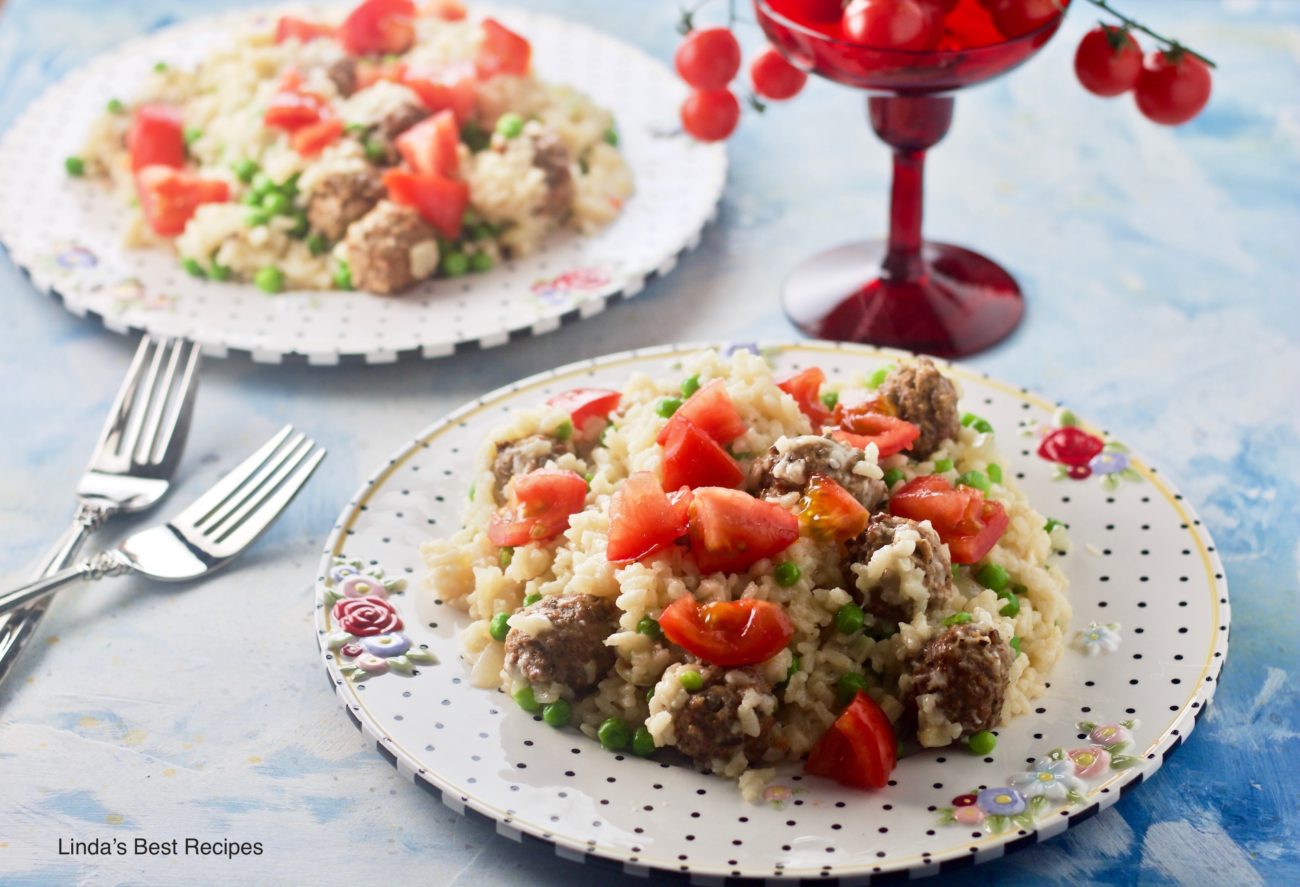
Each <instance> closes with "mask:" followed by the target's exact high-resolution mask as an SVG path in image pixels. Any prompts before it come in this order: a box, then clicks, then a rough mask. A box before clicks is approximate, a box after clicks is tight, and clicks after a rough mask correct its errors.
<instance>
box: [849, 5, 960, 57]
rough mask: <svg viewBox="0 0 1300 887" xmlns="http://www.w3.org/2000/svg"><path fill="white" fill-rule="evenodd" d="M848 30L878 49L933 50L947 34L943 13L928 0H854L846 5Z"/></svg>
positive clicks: (852, 37)
mask: <svg viewBox="0 0 1300 887" xmlns="http://www.w3.org/2000/svg"><path fill="white" fill-rule="evenodd" d="M844 33H845V35H846V36H847V37H848V38H849V39H850V40H852V41H853V42H854V43H861V44H862V45H863V46H871V47H874V48H877V49H907V50H924V49H933V48H934V46H935V45H936V44H937V43H938V42H939V38H940V37H941V36H942V34H943V15H942V11H941V10H940V9H939V7H937V6H935V5H934V4H933V3H932V2H928V0H852V2H851V3H849V5H848V6H846V7H844Z"/></svg>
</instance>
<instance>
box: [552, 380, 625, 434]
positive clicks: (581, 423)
mask: <svg viewBox="0 0 1300 887" xmlns="http://www.w3.org/2000/svg"><path fill="white" fill-rule="evenodd" d="M622 399H623V395H622V393H621V392H618V391H613V390H611V389H609V388H570V389H569V390H568V391H561V392H560V393H559V394H557V395H555V396H553V397H551V398H550V399H548V400H547V401H546V405H547V406H551V407H555V408H557V409H561V410H564V411H565V412H566V413H568V414H569V419H570V421H572V422H573V427H574V429H575V430H576V431H578V432H579V433H582V432H583V431H584V430H585V429H586V428H587V426H588V425H589V424H591V423H593V422H594V421H595V420H597V419H602V420H605V419H608V418H609V414H610V413H612V412H614V410H616V409H618V403H619V401H620V400H622Z"/></svg>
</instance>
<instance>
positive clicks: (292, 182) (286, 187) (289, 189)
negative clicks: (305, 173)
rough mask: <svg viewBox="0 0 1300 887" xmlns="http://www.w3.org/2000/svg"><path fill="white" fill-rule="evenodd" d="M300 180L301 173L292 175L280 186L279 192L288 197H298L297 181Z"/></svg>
mask: <svg viewBox="0 0 1300 887" xmlns="http://www.w3.org/2000/svg"><path fill="white" fill-rule="evenodd" d="M300 178H302V173H300V172H296V173H294V174H293V175H291V176H289V178H287V179H285V180H284V184H283V185H281V186H280V190H281V191H283V192H284V193H285V194H287V195H288V196H290V197H296V196H297V195H298V180H299V179H300Z"/></svg>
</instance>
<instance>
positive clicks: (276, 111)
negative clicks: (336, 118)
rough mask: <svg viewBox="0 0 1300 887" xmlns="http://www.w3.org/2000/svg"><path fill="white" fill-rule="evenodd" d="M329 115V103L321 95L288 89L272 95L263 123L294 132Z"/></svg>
mask: <svg viewBox="0 0 1300 887" xmlns="http://www.w3.org/2000/svg"><path fill="white" fill-rule="evenodd" d="M329 116H331V115H330V112H329V104H328V103H327V102H326V101H325V100H324V99H322V98H321V97H320V96H318V95H315V94H313V93H310V92H296V91H291V90H288V89H286V90H281V91H280V92H277V93H276V94H275V95H273V96H271V103H270V104H269V105H267V106H266V114H265V115H264V116H263V117H262V123H263V124H264V125H265V126H267V127H268V128H270V129H283V130H285V131H287V132H293V131H294V130H297V129H301V128H302V127H304V126H311V125H312V124H314V123H320V122H321V121H322V120H324V119H326V118H328V117H329Z"/></svg>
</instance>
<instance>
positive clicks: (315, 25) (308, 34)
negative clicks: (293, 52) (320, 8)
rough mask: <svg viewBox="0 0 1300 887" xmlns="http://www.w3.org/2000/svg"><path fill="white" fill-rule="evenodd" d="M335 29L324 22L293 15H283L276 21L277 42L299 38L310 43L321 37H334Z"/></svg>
mask: <svg viewBox="0 0 1300 887" xmlns="http://www.w3.org/2000/svg"><path fill="white" fill-rule="evenodd" d="M333 36H334V29H333V28H332V27H330V26H329V25H327V24H324V23H322V22H313V21H309V20H308V19H305V18H298V17H296V16H292V15H282V16H280V20H279V21H277V22H276V23H275V42H276V43H283V42H284V41H286V40H298V41H300V42H302V43H310V42H311V41H313V40H316V39H317V38H320V37H333Z"/></svg>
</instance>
